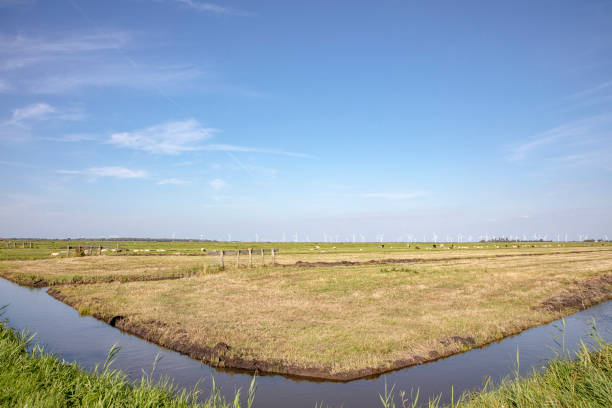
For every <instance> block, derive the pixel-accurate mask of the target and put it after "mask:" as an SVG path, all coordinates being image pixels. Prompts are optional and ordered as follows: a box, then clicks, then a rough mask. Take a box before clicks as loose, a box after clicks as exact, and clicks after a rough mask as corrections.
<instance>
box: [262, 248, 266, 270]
mask: <svg viewBox="0 0 612 408" xmlns="http://www.w3.org/2000/svg"><path fill="white" fill-rule="evenodd" d="M261 266H266V258H265V257H264V249H263V248H261Z"/></svg>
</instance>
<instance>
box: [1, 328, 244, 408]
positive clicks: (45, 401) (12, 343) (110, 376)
mask: <svg viewBox="0 0 612 408" xmlns="http://www.w3.org/2000/svg"><path fill="white" fill-rule="evenodd" d="M28 343H29V340H28V338H26V337H25V336H24V335H23V334H19V333H17V332H15V331H14V330H13V329H11V328H8V327H7V324H6V322H1V323H0V407H35V408H41V407H84V408H85V407H125V408H128V407H172V408H188V407H189V408H195V407H202V408H225V407H228V408H229V407H230V406H233V407H235V408H239V407H240V403H239V393H238V394H237V395H236V400H235V401H233V402H232V404H230V403H228V402H226V401H225V400H224V399H223V398H222V397H221V395H220V392H219V390H218V389H213V391H212V393H211V395H210V396H209V397H208V398H207V399H206V400H205V401H204V402H202V403H197V402H196V398H197V397H198V392H197V390H194V392H186V391H181V392H179V391H178V390H177V389H176V388H175V387H174V386H173V385H172V384H171V383H170V382H169V381H168V380H162V381H160V382H158V383H154V382H153V381H152V380H151V379H150V378H147V377H143V378H142V380H141V381H140V382H139V383H136V384H132V383H131V382H129V381H128V380H127V379H126V377H125V375H124V374H122V373H121V372H120V371H117V370H114V369H111V368H110V364H111V363H112V361H113V358H114V355H115V352H114V351H111V352H110V353H109V358H108V359H107V361H106V363H105V364H104V365H102V366H99V367H96V369H95V370H94V372H93V373H88V372H85V371H83V370H82V369H81V368H80V367H79V366H78V365H76V364H75V363H71V364H68V363H66V362H64V361H62V360H60V359H59V358H57V357H56V356H53V355H51V354H46V353H44V351H43V349H42V348H41V347H39V346H38V345H35V346H34V347H33V348H32V351H28ZM115 350H116V349H115ZM253 393H254V389H253V386H252V387H251V390H250V394H249V395H250V396H249V404H248V405H249V406H250V405H251V402H252V397H253Z"/></svg>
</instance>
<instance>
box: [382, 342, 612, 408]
mask: <svg viewBox="0 0 612 408" xmlns="http://www.w3.org/2000/svg"><path fill="white" fill-rule="evenodd" d="M594 338H595V340H596V348H595V350H594V351H590V350H589V349H588V348H587V347H586V346H585V345H584V344H583V345H582V347H581V348H580V349H579V350H578V351H577V352H576V353H575V356H574V358H572V356H571V355H569V354H566V353H562V352H561V353H559V354H558V356H557V358H556V359H554V360H552V361H550V362H549V363H548V365H547V366H546V367H545V368H544V370H542V371H535V370H534V372H533V373H532V374H531V375H530V376H528V377H526V378H520V377H518V374H517V376H516V377H515V378H506V379H505V380H504V381H503V382H502V384H501V386H500V387H498V388H497V389H494V390H490V391H482V392H479V393H476V394H468V393H466V394H463V395H462V396H461V397H460V398H459V400H458V401H457V402H453V403H452V404H451V405H449V407H453V408H499V407H515V408H541V407H559V408H561V407H592V408H608V407H612V344H610V343H607V342H605V341H603V339H601V338H600V337H599V336H598V335H597V334H595V335H594ZM398 397H399V398H398ZM380 399H381V403H382V406H383V407H384V408H398V407H402V408H407V407H415V406H420V405H419V404H418V398H407V397H406V394H405V393H400V395H399V396H397V395H394V392H393V388H392V389H391V390H389V389H386V390H385V392H384V394H381V395H380ZM427 406H428V407H429V408H438V407H440V404H439V403H438V401H437V400H430V401H428V404H427Z"/></svg>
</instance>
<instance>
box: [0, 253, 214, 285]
mask: <svg viewBox="0 0 612 408" xmlns="http://www.w3.org/2000/svg"><path fill="white" fill-rule="evenodd" d="M203 258H204V257H194V256H189V257H183V256H155V257H154V256H148V257H146V256H121V257H119V256H87V257H73V258H55V259H41V260H34V261H3V262H1V263H0V276H1V277H4V278H7V279H9V280H12V281H14V282H17V283H19V284H23V285H37V286H41V285H54V284H62V283H90V282H101V281H102V282H103V281H112V280H119V281H129V280H154V279H164V278H177V277H183V276H188V275H192V274H193V273H196V272H198V271H200V270H201V269H202V268H203V266H204V265H205V260H204V259H203Z"/></svg>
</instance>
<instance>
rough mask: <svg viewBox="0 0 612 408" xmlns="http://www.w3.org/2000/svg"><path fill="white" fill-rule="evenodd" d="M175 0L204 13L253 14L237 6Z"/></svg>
mask: <svg viewBox="0 0 612 408" xmlns="http://www.w3.org/2000/svg"><path fill="white" fill-rule="evenodd" d="M174 1H175V2H176V3H180V4H182V5H183V6H185V7H188V8H190V9H192V10H196V11H199V12H203V13H210V14H227V15H234V16H248V15H251V14H252V13H250V12H247V11H244V10H238V9H235V8H230V7H225V6H220V5H218V4H215V3H210V2H205V1H197V0H174Z"/></svg>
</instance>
